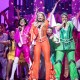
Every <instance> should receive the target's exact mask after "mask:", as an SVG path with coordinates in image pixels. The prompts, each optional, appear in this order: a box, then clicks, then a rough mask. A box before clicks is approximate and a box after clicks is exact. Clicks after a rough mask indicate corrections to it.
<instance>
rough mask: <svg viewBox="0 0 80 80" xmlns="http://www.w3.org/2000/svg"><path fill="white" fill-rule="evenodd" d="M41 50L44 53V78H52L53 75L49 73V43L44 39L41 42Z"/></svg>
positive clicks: (50, 66)
mask: <svg viewBox="0 0 80 80" xmlns="http://www.w3.org/2000/svg"><path fill="white" fill-rule="evenodd" d="M41 44H42V45H41V47H42V51H43V53H44V59H45V67H46V80H50V79H52V80H54V75H53V74H52V73H51V70H52V64H51V62H50V45H49V42H48V41H47V40H46V41H44V42H42V43H41Z"/></svg>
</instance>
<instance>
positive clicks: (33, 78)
mask: <svg viewBox="0 0 80 80" xmlns="http://www.w3.org/2000/svg"><path fill="white" fill-rule="evenodd" d="M40 53H41V45H40V43H38V42H36V45H35V46H34V61H33V64H32V68H31V70H30V71H29V74H30V77H29V79H30V80H38V73H39V65H40Z"/></svg>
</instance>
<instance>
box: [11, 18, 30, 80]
mask: <svg viewBox="0 0 80 80" xmlns="http://www.w3.org/2000/svg"><path fill="white" fill-rule="evenodd" d="M27 24H28V23H27V21H26V20H25V19H24V18H20V20H19V25H20V26H19V27H18V29H16V33H15V43H16V49H15V59H14V63H13V67H12V73H11V77H10V80H14V73H15V70H16V68H17V65H18V61H19V57H20V54H21V53H23V54H24V57H25V61H26V62H27V63H28V64H29V68H30V66H31V60H30V55H29V54H30V50H29V45H28V44H29V28H28V27H27Z"/></svg>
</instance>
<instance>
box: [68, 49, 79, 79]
mask: <svg viewBox="0 0 80 80" xmlns="http://www.w3.org/2000/svg"><path fill="white" fill-rule="evenodd" d="M67 57H68V61H69V69H70V77H71V80H77V79H78V72H77V68H76V64H75V52H74V51H69V52H68V54H67Z"/></svg>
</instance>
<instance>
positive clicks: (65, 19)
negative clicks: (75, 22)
mask: <svg viewBox="0 0 80 80" xmlns="http://www.w3.org/2000/svg"><path fill="white" fill-rule="evenodd" d="M63 21H65V23H67V21H68V17H67V16H66V15H62V22H63Z"/></svg>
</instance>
